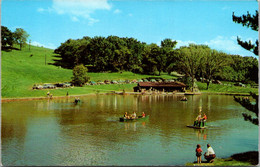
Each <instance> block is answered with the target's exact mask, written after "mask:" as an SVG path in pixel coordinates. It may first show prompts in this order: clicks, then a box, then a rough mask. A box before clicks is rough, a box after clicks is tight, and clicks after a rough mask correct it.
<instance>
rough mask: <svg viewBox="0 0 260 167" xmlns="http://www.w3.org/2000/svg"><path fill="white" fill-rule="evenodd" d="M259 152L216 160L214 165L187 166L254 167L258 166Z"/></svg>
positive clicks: (189, 164) (195, 164)
mask: <svg viewBox="0 0 260 167" xmlns="http://www.w3.org/2000/svg"><path fill="white" fill-rule="evenodd" d="M258 156H259V153H258V151H249V152H244V153H238V154H234V155H232V156H231V157H229V158H216V159H215V160H214V162H213V163H205V162H202V163H201V164H197V163H196V162H194V163H191V162H190V163H187V164H186V166H252V165H257V164H258V158H259V157H258Z"/></svg>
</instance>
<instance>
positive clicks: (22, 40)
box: [14, 28, 29, 50]
mask: <svg viewBox="0 0 260 167" xmlns="http://www.w3.org/2000/svg"><path fill="white" fill-rule="evenodd" d="M28 37H29V34H27V32H26V31H25V30H24V29H22V28H16V30H15V32H14V40H15V42H16V43H17V44H18V45H20V50H22V47H24V46H25V45H26V41H27V38H28Z"/></svg>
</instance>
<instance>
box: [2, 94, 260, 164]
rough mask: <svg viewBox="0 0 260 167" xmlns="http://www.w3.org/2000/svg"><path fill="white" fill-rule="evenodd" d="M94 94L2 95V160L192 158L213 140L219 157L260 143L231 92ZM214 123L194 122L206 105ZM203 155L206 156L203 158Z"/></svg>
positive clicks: (89, 161) (168, 161) (126, 161)
mask: <svg viewBox="0 0 260 167" xmlns="http://www.w3.org/2000/svg"><path fill="white" fill-rule="evenodd" d="M181 97H182V96H177V95H124V96H123V95H88V96H84V97H80V98H81V103H80V104H77V105H75V104H74V103H73V101H74V99H73V98H67V99H52V100H47V99H46V100H34V101H14V102H4V103H2V126H1V127H2V138H1V140H2V164H3V165H4V166H17V165H22V166H25V165H30V166H35V165H41V166H46V165H52V166H53V165H62V166H64V165H73V166H76V165H77V166H81V165H84V166H86V165H91V166H101V165H102V166H104V165H120V166H123V165H128V166H129V165H130V166H136V165H138V166H142V165H149V166H151V165H153V166H154V165H167V166H169V165H185V163H187V162H193V161H195V160H196V156H195V148H196V145H197V144H201V145H202V150H203V153H204V152H205V151H206V145H207V143H210V144H211V145H212V147H213V149H214V151H215V152H216V155H217V157H220V158H225V157H229V156H231V155H232V154H235V153H240V152H245V151H254V150H258V126H256V125H253V124H251V123H250V122H246V121H244V119H243V117H242V113H243V112H247V113H249V112H248V111H247V110H245V109H244V108H243V107H241V106H240V105H239V104H238V103H236V102H235V101H234V100H233V97H232V96H227V95H194V96H187V98H188V101H187V102H184V101H180V99H181ZM200 107H201V108H202V113H206V115H207V117H208V122H207V124H208V126H209V127H208V128H207V129H201V130H199V129H192V128H187V127H186V125H191V124H193V121H194V119H195V118H196V116H197V115H198V111H199V108H200ZM133 111H135V112H137V115H141V112H145V113H146V115H150V118H149V120H147V121H136V122H119V117H122V116H123V114H124V112H128V113H132V112H133ZM202 159H204V157H203V158H202Z"/></svg>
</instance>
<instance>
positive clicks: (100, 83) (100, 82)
mask: <svg viewBox="0 0 260 167" xmlns="http://www.w3.org/2000/svg"><path fill="white" fill-rule="evenodd" d="M97 84H98V85H104V84H105V83H104V82H102V81H100V80H98V81H97Z"/></svg>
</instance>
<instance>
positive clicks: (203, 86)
mask: <svg viewBox="0 0 260 167" xmlns="http://www.w3.org/2000/svg"><path fill="white" fill-rule="evenodd" d="M196 84H197V85H198V88H199V90H200V91H201V92H205V93H240V94H248V93H249V92H253V93H258V89H257V88H251V87H250V86H249V85H248V86H247V87H240V86H234V85H232V84H233V83H230V85H219V84H210V85H209V89H208V90H207V83H201V82H196Z"/></svg>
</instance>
